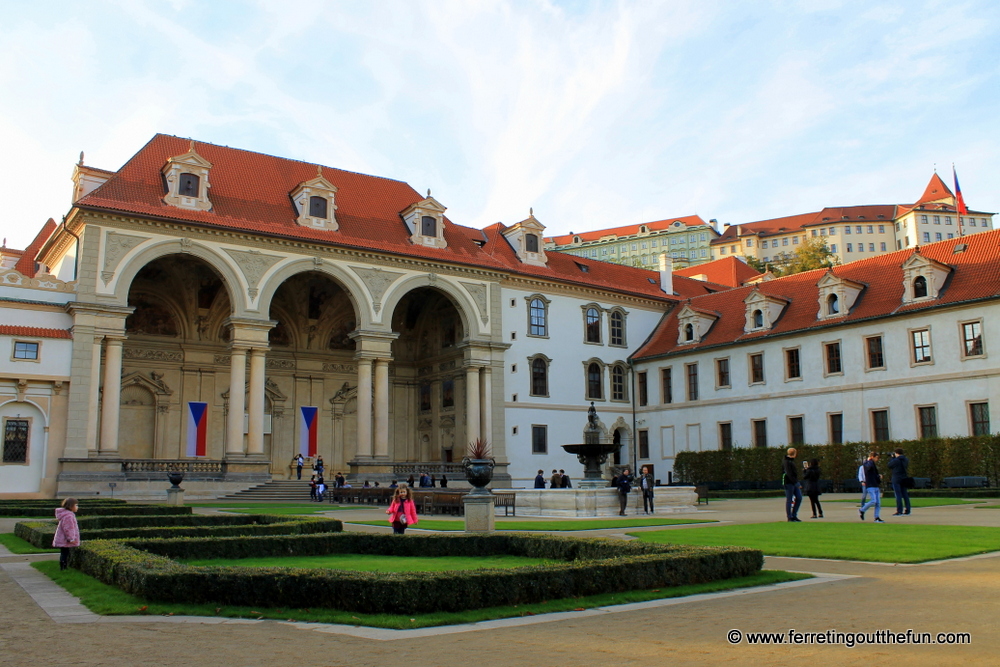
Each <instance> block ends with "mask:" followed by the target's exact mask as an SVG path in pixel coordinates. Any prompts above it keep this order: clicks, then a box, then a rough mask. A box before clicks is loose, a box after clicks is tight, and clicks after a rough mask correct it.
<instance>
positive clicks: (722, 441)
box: [716, 421, 733, 452]
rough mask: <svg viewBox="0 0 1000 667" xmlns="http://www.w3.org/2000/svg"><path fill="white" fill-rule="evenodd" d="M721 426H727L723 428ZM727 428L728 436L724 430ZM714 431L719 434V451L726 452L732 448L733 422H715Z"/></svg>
mask: <svg viewBox="0 0 1000 667" xmlns="http://www.w3.org/2000/svg"><path fill="white" fill-rule="evenodd" d="M723 427H728V429H724V428H723ZM726 430H728V431H729V433H728V438H727V437H726V433H725V431H726ZM716 432H717V433H718V434H719V451H721V452H728V451H730V450H732V448H733V422H731V421H728V422H717V423H716Z"/></svg>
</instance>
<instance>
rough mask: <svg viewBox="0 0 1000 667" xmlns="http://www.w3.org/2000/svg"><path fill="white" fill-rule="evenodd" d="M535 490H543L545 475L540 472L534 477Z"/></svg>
mask: <svg viewBox="0 0 1000 667" xmlns="http://www.w3.org/2000/svg"><path fill="white" fill-rule="evenodd" d="M535 488H536V489H544V488H545V473H543V472H542V471H541V470H539V471H538V474H537V475H535Z"/></svg>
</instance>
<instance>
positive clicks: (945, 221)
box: [944, 215, 951, 225]
mask: <svg viewBox="0 0 1000 667" xmlns="http://www.w3.org/2000/svg"><path fill="white" fill-rule="evenodd" d="M944 224H946V225H950V224H951V216H950V215H946V216H944Z"/></svg>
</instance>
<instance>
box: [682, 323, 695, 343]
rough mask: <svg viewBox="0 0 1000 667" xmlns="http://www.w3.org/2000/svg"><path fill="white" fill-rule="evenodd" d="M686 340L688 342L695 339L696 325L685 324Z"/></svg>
mask: <svg viewBox="0 0 1000 667" xmlns="http://www.w3.org/2000/svg"><path fill="white" fill-rule="evenodd" d="M684 340H685V341H688V342H690V341H693V340H694V325H693V324H685V325H684Z"/></svg>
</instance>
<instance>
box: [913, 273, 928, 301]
mask: <svg viewBox="0 0 1000 667" xmlns="http://www.w3.org/2000/svg"><path fill="white" fill-rule="evenodd" d="M923 296H927V278H924V277H923V276H917V277H916V278H914V280H913V298H914V299H919V298H920V297H923Z"/></svg>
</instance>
